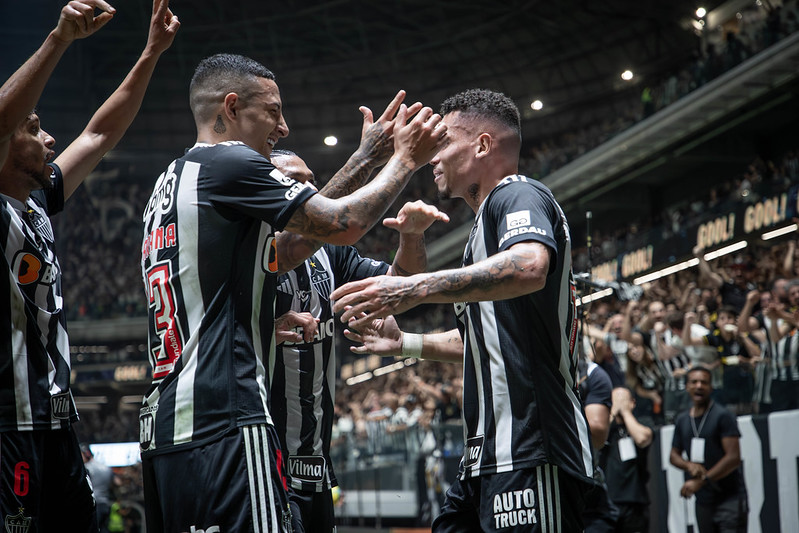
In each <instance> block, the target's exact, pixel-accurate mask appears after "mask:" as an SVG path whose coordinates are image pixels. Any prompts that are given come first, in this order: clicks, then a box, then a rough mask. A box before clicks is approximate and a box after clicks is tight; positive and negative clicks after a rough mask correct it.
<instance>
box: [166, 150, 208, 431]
mask: <svg viewBox="0 0 799 533" xmlns="http://www.w3.org/2000/svg"><path fill="white" fill-rule="evenodd" d="M199 173H200V164H199V163H195V162H193V161H186V163H185V164H184V166H183V170H182V171H181V174H180V181H179V183H178V191H177V198H176V200H175V202H176V203H177V225H178V229H177V232H178V235H179V236H180V239H179V246H180V249H179V250H178V258H188V257H197V258H199V254H198V252H199V239H198V235H197V232H198V230H199V221H198V220H199V205H198V204H199V198H198V191H197V176H198V175H199ZM198 260H199V259H198ZM174 266H177V265H174ZM198 266H199V265H196V264H189V263H187V262H181V263H180V265H179V267H180V271H179V272H172V275H173V276H179V277H180V283H181V289H182V296H183V305H184V306H185V309H184V312H185V313H186V317H187V319H188V325H189V336H188V342H186V343H185V345H184V346H183V352H182V354H181V356H180V359H181V361H182V363H183V368H182V370H181V371H180V374H179V375H178V377H177V383H176V385H175V425H174V428H175V429H174V439H173V442H174V444H180V443H183V442H189V441H190V440H191V438H192V434H193V433H194V377H195V373H196V371H197V347H198V344H199V335H200V323H201V321H202V317H203V316H204V315H205V306H204V305H203V299H202V291H201V288H200V276H199V275H198V273H197V272H196V271H197V268H198ZM175 305H180V303H179V302H175ZM184 334H185V332H184Z"/></svg>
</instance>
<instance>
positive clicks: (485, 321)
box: [478, 302, 513, 473]
mask: <svg viewBox="0 0 799 533" xmlns="http://www.w3.org/2000/svg"><path fill="white" fill-rule="evenodd" d="M478 306H479V308H480V318H481V321H480V323H481V325H482V327H483V341H484V343H485V347H486V350H487V351H488V364H489V368H490V370H491V402H492V405H493V408H494V430H495V431H496V436H495V440H494V442H495V443H496V446H495V449H494V453H495V455H496V465H497V473H500V472H510V471H511V470H513V454H512V451H511V450H512V445H513V413H512V412H511V402H510V391H509V390H508V376H507V370H506V369H505V360H504V359H503V358H502V347H501V346H500V341H499V331H498V329H497V321H496V316H495V314H494V302H480V303H479V304H478Z"/></svg>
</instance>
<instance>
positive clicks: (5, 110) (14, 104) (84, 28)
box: [0, 0, 116, 167]
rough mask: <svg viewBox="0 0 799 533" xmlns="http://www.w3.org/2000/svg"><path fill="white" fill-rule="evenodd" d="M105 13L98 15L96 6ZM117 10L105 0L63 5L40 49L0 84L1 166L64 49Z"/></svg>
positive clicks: (109, 18) (85, 35)
mask: <svg viewBox="0 0 799 533" xmlns="http://www.w3.org/2000/svg"><path fill="white" fill-rule="evenodd" d="M95 9H99V10H100V11H101V13H100V14H99V15H97V16H96V17H95V16H94V10H95ZM115 12H116V10H115V9H114V8H113V7H111V6H110V5H109V4H107V3H106V2H104V1H103V0H80V1H77V0H76V1H72V2H70V3H68V4H67V5H65V6H64V7H63V8H62V9H61V16H60V17H59V19H58V25H57V26H56V27H55V29H54V30H53V31H51V32H50V34H49V35H48V36H47V38H46V39H45V40H44V43H42V45H41V46H40V47H39V49H38V50H37V51H36V52H35V53H34V54H33V55H32V56H31V57H30V58H29V59H28V60H27V61H26V62H25V63H24V64H23V65H22V66H21V67H20V68H19V69H18V70H17V71H16V72H15V73H14V74H12V75H11V77H10V78H8V80H7V81H6V82H5V83H4V84H3V86H2V87H0V167H2V166H3V164H4V163H5V160H6V157H8V147H9V141H10V139H11V135H12V134H13V133H14V131H15V130H16V129H17V127H18V126H19V125H20V124H21V123H22V121H23V120H25V118H26V117H27V116H28V115H29V114H30V112H31V111H33V108H34V107H36V102H38V101H39V97H40V96H41V95H42V91H43V90H44V86H45V85H46V84H47V80H48V79H50V75H51V74H52V73H53V70H54V69H55V66H56V65H57V64H58V61H59V60H60V59H61V56H62V55H63V54H64V51H66V49H67V48H68V47H69V45H70V44H72V41H74V40H75V39H82V38H84V37H88V36H89V35H91V34H93V33H94V32H96V31H97V30H99V29H100V28H102V27H103V26H104V25H105V24H106V23H107V22H108V21H109V20H111V18H113V16H114V13H115Z"/></svg>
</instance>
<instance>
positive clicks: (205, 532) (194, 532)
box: [183, 526, 222, 533]
mask: <svg viewBox="0 0 799 533" xmlns="http://www.w3.org/2000/svg"><path fill="white" fill-rule="evenodd" d="M221 531H222V529H220V527H219V526H210V527H207V528H205V529H199V528H198V527H197V526H191V527H190V528H189V530H188V531H184V532H183V533H220V532H221Z"/></svg>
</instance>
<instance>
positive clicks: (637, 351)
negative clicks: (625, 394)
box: [626, 340, 663, 427]
mask: <svg viewBox="0 0 799 533" xmlns="http://www.w3.org/2000/svg"><path fill="white" fill-rule="evenodd" d="M626 378H627V384H628V387H629V388H630V389H631V390H633V391H635V398H636V402H635V403H636V411H635V417H636V418H637V419H638V420H640V421H641V422H642V423H643V424H646V425H647V426H649V427H656V426H662V425H663V414H662V408H663V397H662V396H661V394H662V392H663V376H662V375H661V374H660V369H659V368H658V366H657V364H656V363H655V359H654V357H653V355H652V352H651V350H650V349H649V348H648V347H647V346H645V345H644V344H643V343H642V342H641V341H640V340H634V341H633V342H631V343H630V344H629V348H628V350H627V373H626Z"/></svg>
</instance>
